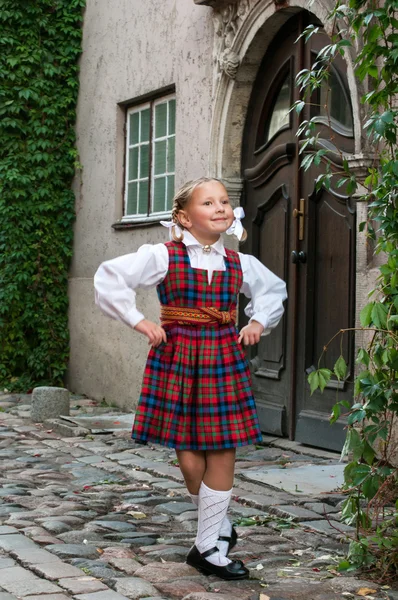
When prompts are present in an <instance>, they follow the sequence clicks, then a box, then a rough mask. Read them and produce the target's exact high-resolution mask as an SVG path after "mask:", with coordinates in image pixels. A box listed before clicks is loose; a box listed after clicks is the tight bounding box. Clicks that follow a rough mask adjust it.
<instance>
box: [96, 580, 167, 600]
mask: <svg viewBox="0 0 398 600" xmlns="http://www.w3.org/2000/svg"><path fill="white" fill-rule="evenodd" d="M114 582H115V589H116V591H117V592H120V593H121V594H124V595H125V596H127V598H130V599H131V600H138V599H139V598H144V597H145V596H156V595H159V592H158V590H157V589H156V588H155V587H154V586H153V585H152V584H151V583H149V582H148V581H145V580H144V579H140V578H139V577H123V578H121V579H115V580H114ZM90 600H91V599H90Z"/></svg>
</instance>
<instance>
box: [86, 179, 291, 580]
mask: <svg viewBox="0 0 398 600" xmlns="http://www.w3.org/2000/svg"><path fill="white" fill-rule="evenodd" d="M242 213H243V211H242V209H240V208H238V209H235V211H233V210H232V207H231V205H230V203H229V199H228V194H227V191H226V189H225V187H224V185H223V184H222V183H221V182H220V181H218V180H217V179H210V178H206V177H203V178H201V179H196V180H195V181H190V182H188V183H187V184H186V185H184V186H183V187H182V188H181V189H180V190H179V192H177V194H176V196H175V197H174V200H173V208H172V221H171V222H170V223H164V222H162V224H163V225H166V226H167V227H170V228H171V236H172V240H173V241H171V242H168V243H166V244H156V245H149V244H146V245H144V246H142V247H141V248H139V250H138V251H137V252H136V253H135V254H127V255H125V256H121V257H119V258H116V259H114V260H110V261H108V262H105V263H103V264H102V265H101V266H100V268H99V269H98V271H97V273H96V275H95V278H94V285H95V289H96V303H97V304H98V305H99V307H100V308H101V309H102V311H103V312H104V313H105V314H106V315H108V316H110V317H112V318H115V319H119V320H121V321H123V322H124V323H126V324H127V325H129V326H130V327H132V328H134V329H135V330H136V331H138V332H139V333H141V334H143V335H145V336H146V337H147V338H148V339H149V343H150V344H151V345H152V348H151V350H150V352H149V356H148V360H147V364H146V368H145V373H144V380H143V386H142V392H141V397H140V401H139V405H138V409H137V413H136V416H135V421H134V426H133V432H132V437H133V438H134V439H135V440H136V441H137V442H140V443H146V442H148V441H150V442H155V443H159V444H163V445H165V446H169V447H172V448H175V449H176V453H177V458H178V462H179V466H180V469H181V471H182V474H183V476H184V479H185V482H186V485H187V488H188V491H189V493H190V495H191V498H192V501H193V502H194V503H195V504H196V505H197V506H198V511H199V512H198V531H197V536H196V540H195V545H194V546H193V548H192V549H191V550H190V552H189V554H188V557H187V562H188V564H190V565H192V566H194V567H196V568H197V569H198V570H200V571H202V572H204V573H206V574H216V575H218V576H220V577H222V578H223V579H244V578H246V577H247V576H248V570H247V569H246V568H245V567H244V566H243V563H242V562H241V561H238V560H236V561H231V560H230V559H229V558H227V554H228V552H229V550H231V548H232V547H233V546H234V545H235V544H236V539H237V536H236V531H235V529H234V528H233V527H232V525H231V523H230V522H229V520H228V518H227V517H226V514H227V510H228V505H229V502H230V499H231V494H232V485H233V477H234V464H235V449H236V447H237V446H243V445H246V444H255V443H257V442H261V439H262V438H261V432H260V428H259V424H258V419H257V413H256V407H255V402H254V398H253V395H252V392H251V387H250V386H251V382H250V372H249V366H248V364H247V360H246V358H245V354H244V351H243V348H242V342H243V344H245V345H252V344H257V343H258V342H259V340H260V336H261V335H262V334H264V333H269V331H270V329H271V328H273V327H275V326H276V325H277V324H278V322H279V320H280V318H281V316H282V314H283V301H284V300H285V298H286V286H285V284H284V282H283V281H281V280H280V279H279V278H278V277H276V276H275V275H274V274H273V273H271V272H270V271H269V270H268V269H266V267H264V266H263V265H262V263H260V262H259V261H258V260H257V259H256V258H254V257H253V256H249V255H245V254H240V253H238V252H234V251H232V250H227V249H225V248H224V244H223V241H222V238H221V237H220V236H221V234H222V233H225V232H226V233H235V234H236V235H237V236H238V238H239V239H241V238H243V237H245V234H246V232H245V231H244V230H243V227H242V225H241V223H240V216H243V214H242ZM234 217H235V218H234ZM152 286H157V292H158V296H159V300H160V303H161V315H160V321H161V325H157V324H156V323H153V322H151V321H148V320H147V319H145V317H144V315H143V314H141V313H140V312H139V311H138V310H137V308H136V304H135V296H136V294H135V291H134V290H135V289H137V288H139V287H141V288H149V287H152ZM239 292H243V294H245V296H247V297H248V298H250V299H251V302H250V303H249V304H248V306H247V307H246V309H245V312H246V314H247V315H248V316H249V317H250V321H249V324H248V325H246V327H243V329H241V331H240V333H238V331H237V329H236V326H235V321H236V306H237V300H238V294H239Z"/></svg>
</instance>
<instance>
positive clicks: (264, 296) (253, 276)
mask: <svg viewBox="0 0 398 600" xmlns="http://www.w3.org/2000/svg"><path fill="white" fill-rule="evenodd" d="M183 243H184V244H185V246H186V247H187V251H188V256H189V260H190V262H191V266H192V267H193V268H194V269H205V270H206V271H207V272H208V282H209V284H210V283H211V280H212V276H213V272H214V271H225V262H224V257H225V256H226V252H225V248H224V243H223V240H222V238H221V237H220V238H219V239H218V240H217V242H216V243H215V244H213V245H212V246H211V251H210V252H209V253H205V252H203V245H202V244H200V243H199V242H198V241H197V240H196V238H194V236H193V235H192V234H190V233H189V232H188V231H185V230H184V239H183ZM238 255H239V260H240V264H241V267H242V273H243V284H242V287H241V290H240V291H241V293H243V294H244V295H245V296H246V297H247V298H250V300H251V301H250V302H249V304H248V305H247V306H246V308H245V314H246V315H247V316H248V317H249V319H250V321H258V322H259V323H261V325H263V327H264V332H263V335H265V334H268V333H270V331H271V329H272V328H274V327H276V325H277V324H278V323H279V321H280V319H281V317H282V315H283V311H284V308H283V301H284V300H286V298H287V294H286V284H285V282H284V281H282V280H281V279H279V277H277V276H276V275H274V274H273V273H272V272H271V271H270V270H269V269H267V268H266V267H265V266H264V265H263V264H262V263H261V262H260V261H259V260H257V258H255V257H254V256H250V255H249V254H241V253H240V252H239V253H238ZM168 268H169V254H168V251H167V247H166V246H165V244H154V245H152V244H144V245H143V246H141V247H140V248H139V249H138V250H137V252H134V253H133V254H125V255H124V256H119V257H118V258H114V259H113V260H108V261H106V262H104V263H102V264H101V265H100V267H99V269H98V270H97V272H96V274H95V276H94V287H95V303H96V304H97V305H98V306H99V307H100V309H101V310H102V312H103V313H104V314H105V315H107V316H108V317H111V318H112V319H117V320H118V321H123V322H124V323H126V325H129V326H130V327H135V326H136V325H137V324H138V323H139V322H140V321H142V320H143V319H145V316H144V315H143V314H142V313H141V312H140V311H139V310H138V309H137V307H136V293H135V290H136V289H138V288H143V289H148V288H151V287H154V286H157V285H158V284H159V283H161V282H162V281H163V279H164V278H165V277H166V275H167V271H168Z"/></svg>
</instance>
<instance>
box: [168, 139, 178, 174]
mask: <svg viewBox="0 0 398 600" xmlns="http://www.w3.org/2000/svg"><path fill="white" fill-rule="evenodd" d="M175 145H176V139H175V138H174V137H172V138H169V140H168V149H167V172H168V173H174V171H175Z"/></svg>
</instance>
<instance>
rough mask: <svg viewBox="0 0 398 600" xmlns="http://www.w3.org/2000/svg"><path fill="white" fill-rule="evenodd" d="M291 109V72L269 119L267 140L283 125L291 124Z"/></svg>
mask: <svg viewBox="0 0 398 600" xmlns="http://www.w3.org/2000/svg"><path fill="white" fill-rule="evenodd" d="M289 109H290V72H289V73H288V74H287V77H286V78H285V80H284V82H283V84H282V86H281V88H280V90H279V93H278V96H277V98H276V101H275V104H274V107H273V109H272V116H271V119H270V121H269V126H268V131H267V136H266V139H265V142H268V140H270V139H271V138H272V137H273V136H274V135H275V134H276V133H277V132H278V131H279V130H280V129H282V127H285V125H289Z"/></svg>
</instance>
